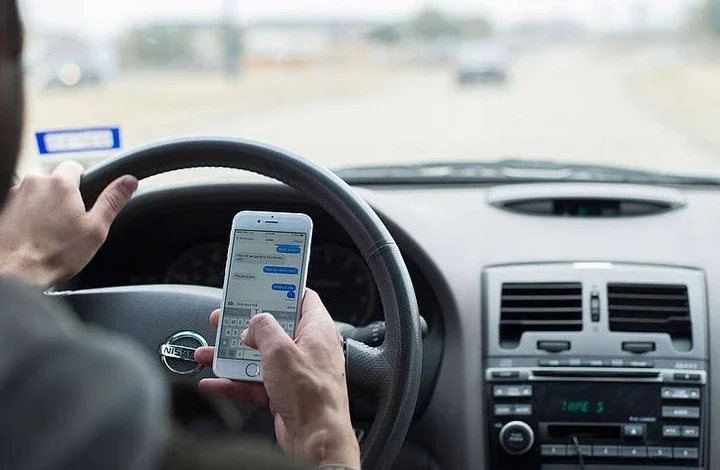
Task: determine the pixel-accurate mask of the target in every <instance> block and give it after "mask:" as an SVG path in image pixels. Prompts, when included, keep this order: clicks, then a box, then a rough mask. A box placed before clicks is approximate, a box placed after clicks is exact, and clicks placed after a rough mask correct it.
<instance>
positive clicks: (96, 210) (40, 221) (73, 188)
mask: <svg viewBox="0 0 720 470" xmlns="http://www.w3.org/2000/svg"><path fill="white" fill-rule="evenodd" d="M83 171H84V170H83V168H82V166H80V165H79V164H78V163H75V162H69V161H68V162H63V163H61V164H60V165H58V167H57V168H56V169H55V171H53V173H52V174H51V175H49V176H40V175H31V176H27V177H26V178H25V179H24V180H23V181H22V183H21V184H20V185H19V186H16V187H14V188H12V189H11V190H10V194H9V197H8V200H7V202H6V204H5V208H4V210H3V212H2V215H0V274H1V275H4V276H14V277H18V278H20V279H22V280H24V281H25V282H28V283H31V284H34V285H37V286H41V287H44V288H47V287H51V286H53V285H55V284H57V283H59V282H61V281H63V280H66V279H69V278H70V277H72V276H74V275H75V274H77V273H78V272H80V270H81V269H82V268H84V267H85V265H86V264H87V263H88V262H89V261H90V259H92V257H93V256H94V255H95V253H96V252H97V250H98V249H99V248H100V246H101V245H102V244H103V242H104V241H105V238H106V237H107V234H108V230H110V225H111V224H112V222H113V220H115V217H116V216H117V215H118V213H119V212H120V211H121V210H122V209H123V208H124V207H125V205H126V204H127V203H128V201H129V200H130V198H131V197H132V195H133V193H134V192H135V190H136V189H137V186H138V182H137V180H136V179H135V178H134V177H132V176H129V175H126V176H122V177H120V178H117V179H116V180H114V181H113V182H112V183H110V184H109V185H108V186H107V187H106V188H105V189H104V190H103V192H102V193H101V195H100V197H99V198H98V200H97V202H96V203H95V205H94V206H93V207H92V209H90V210H89V211H86V210H85V205H84V203H83V200H82V196H81V194H80V178H81V177H82V174H83Z"/></svg>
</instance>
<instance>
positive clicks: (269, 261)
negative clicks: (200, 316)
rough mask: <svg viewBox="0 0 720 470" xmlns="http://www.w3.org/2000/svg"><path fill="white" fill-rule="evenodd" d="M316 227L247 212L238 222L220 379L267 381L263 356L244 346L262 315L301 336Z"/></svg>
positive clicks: (228, 272)
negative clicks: (299, 329) (244, 338)
mask: <svg viewBox="0 0 720 470" xmlns="http://www.w3.org/2000/svg"><path fill="white" fill-rule="evenodd" d="M312 227H313V224H312V219H310V217H308V216H307V215H305V214H290V213H283V212H256V211H243V212H239V213H238V214H237V215H235V217H234V218H233V224H232V230H231V231H230V244H229V247H228V256H227V262H226V264H225V283H224V285H223V295H222V306H221V308H220V321H219V324H218V330H217V337H216V339H215V358H214V362H213V372H215V375H217V376H218V377H225V378H228V379H234V380H244V381H251V382H262V380H263V375H262V367H261V365H260V353H259V352H258V351H257V350H255V349H252V348H249V347H248V346H246V345H245V344H243V342H242V341H240V333H241V332H242V331H243V330H244V329H245V328H247V326H248V324H249V323H250V319H251V318H252V317H253V316H255V315H257V314H258V313H262V312H267V313H270V314H272V315H273V316H275V318H276V319H277V321H278V322H279V323H280V325H281V326H282V327H283V329H284V330H285V331H286V332H287V334H288V335H290V337H292V338H294V337H295V329H296V328H297V324H298V320H299V319H300V311H301V306H302V305H301V304H302V297H303V293H304V292H305V281H306V279H307V271H308V262H309V260H310V241H311V239H312Z"/></svg>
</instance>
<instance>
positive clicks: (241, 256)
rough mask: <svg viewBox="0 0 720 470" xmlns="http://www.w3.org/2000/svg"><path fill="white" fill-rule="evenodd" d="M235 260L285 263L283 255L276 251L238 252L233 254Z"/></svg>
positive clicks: (258, 262) (254, 262)
mask: <svg viewBox="0 0 720 470" xmlns="http://www.w3.org/2000/svg"><path fill="white" fill-rule="evenodd" d="M235 261H238V262H240V263H250V264H271V265H274V266H282V265H284V264H285V255H279V254H276V253H267V254H265V253H238V254H236V255H235Z"/></svg>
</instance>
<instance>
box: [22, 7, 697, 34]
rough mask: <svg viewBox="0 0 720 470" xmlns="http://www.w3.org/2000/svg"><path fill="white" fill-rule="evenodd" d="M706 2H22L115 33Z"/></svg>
mask: <svg viewBox="0 0 720 470" xmlns="http://www.w3.org/2000/svg"><path fill="white" fill-rule="evenodd" d="M699 1H700V0H359V1H358V0H352V1H348V0H115V1H112V2H111V1H107V0H20V2H21V7H22V9H23V14H24V16H25V19H26V22H27V23H28V25H29V26H30V27H31V28H40V29H54V30H57V29H61V30H74V31H81V32H83V33H84V34H86V35H92V36H102V35H112V34H113V33H115V32H117V31H118V30H120V29H123V28H125V27H127V26H128V25H131V24H134V23H138V22H140V23H144V22H148V21H154V20H158V19H159V20H163V19H164V20H178V19H194V20H199V19H211V18H215V17H218V16H220V15H221V14H222V12H223V11H224V10H223V9H224V8H227V9H228V10H229V11H232V14H233V15H234V16H235V17H236V18H237V19H238V20H239V21H241V22H252V21H257V20H259V19H272V18H282V19H288V18H319V17H320V18H332V17H343V18H369V19H375V18H377V19H397V18H401V17H406V16H408V15H410V14H412V13H413V12H414V11H417V10H419V9H421V8H423V7H424V6H427V5H433V6H437V7H440V8H442V9H444V10H447V11H450V12H454V13H457V14H463V13H465V14H467V13H477V12H481V13H483V14H485V15H487V16H489V17H490V18H491V19H492V20H493V21H494V22H495V23H497V24H500V25H504V24H512V23H516V22H521V21H526V20H535V19H548V18H558V19H574V20H577V21H579V22H581V23H584V24H587V25H589V26H591V27H596V28H603V27H612V26H622V25H625V24H630V23H632V22H633V21H634V19H635V18H637V17H638V16H639V15H644V16H645V17H646V18H648V21H650V22H652V23H655V24H662V23H671V22H673V21H677V20H678V18H679V17H680V16H681V15H682V14H683V12H684V11H685V10H686V8H687V7H688V5H690V4H692V3H697V2H699Z"/></svg>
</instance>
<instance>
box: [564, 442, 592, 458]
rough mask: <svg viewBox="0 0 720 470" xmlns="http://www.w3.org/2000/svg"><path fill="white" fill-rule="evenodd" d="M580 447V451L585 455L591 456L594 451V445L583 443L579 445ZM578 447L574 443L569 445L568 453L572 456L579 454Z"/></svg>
mask: <svg viewBox="0 0 720 470" xmlns="http://www.w3.org/2000/svg"><path fill="white" fill-rule="evenodd" d="M578 447H579V448H580V453H581V454H582V455H583V456H585V457H591V456H592V453H593V446H588V445H581V446H578ZM577 451H578V450H577V449H576V448H575V446H574V445H572V444H570V445H568V446H567V454H568V455H570V456H573V455H577Z"/></svg>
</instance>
